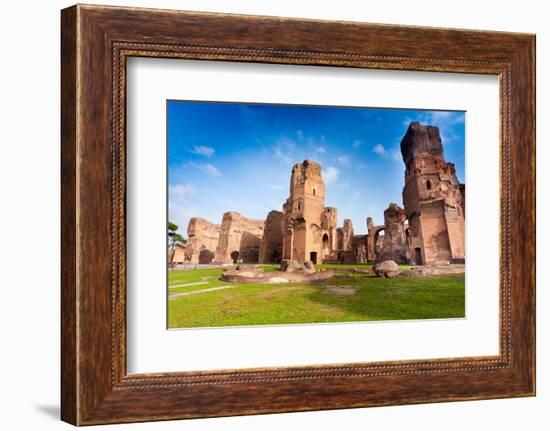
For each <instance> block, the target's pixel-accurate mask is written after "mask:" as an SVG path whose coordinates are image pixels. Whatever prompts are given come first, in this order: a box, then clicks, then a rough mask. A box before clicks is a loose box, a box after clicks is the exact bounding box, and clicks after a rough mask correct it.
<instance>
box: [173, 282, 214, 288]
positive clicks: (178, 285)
mask: <svg viewBox="0 0 550 431" xmlns="http://www.w3.org/2000/svg"><path fill="white" fill-rule="evenodd" d="M201 284H208V281H197V282H195V283H187V284H175V285H173V286H168V289H176V288H177V287H188V286H199V285H201Z"/></svg>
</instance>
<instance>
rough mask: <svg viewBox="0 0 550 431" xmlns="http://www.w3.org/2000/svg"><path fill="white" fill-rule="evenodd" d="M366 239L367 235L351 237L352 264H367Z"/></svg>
mask: <svg viewBox="0 0 550 431" xmlns="http://www.w3.org/2000/svg"><path fill="white" fill-rule="evenodd" d="M367 238H368V235H355V236H354V237H353V241H352V244H353V255H354V263H367V262H368V257H367Z"/></svg>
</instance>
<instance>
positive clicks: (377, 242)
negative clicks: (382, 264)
mask: <svg viewBox="0 0 550 431" xmlns="http://www.w3.org/2000/svg"><path fill="white" fill-rule="evenodd" d="M385 230H386V229H385V227H383V228H380V229H378V230H377V231H376V233H375V234H374V254H375V255H378V254H379V253H380V252H381V251H382V249H383V248H384V232H385Z"/></svg>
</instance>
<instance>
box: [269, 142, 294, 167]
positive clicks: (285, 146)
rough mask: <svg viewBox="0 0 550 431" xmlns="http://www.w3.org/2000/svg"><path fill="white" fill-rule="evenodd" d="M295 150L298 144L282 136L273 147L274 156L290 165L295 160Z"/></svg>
mask: <svg viewBox="0 0 550 431" xmlns="http://www.w3.org/2000/svg"><path fill="white" fill-rule="evenodd" d="M295 148H296V144H295V143H294V141H293V140H292V139H289V138H288V137H286V136H282V137H280V138H279V139H277V141H276V143H275V145H274V146H273V155H274V156H275V157H276V158H278V159H281V160H284V161H285V162H287V163H288V162H291V161H292V160H293V159H294V157H293V152H294V149H295Z"/></svg>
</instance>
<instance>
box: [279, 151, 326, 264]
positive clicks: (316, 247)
mask: <svg viewBox="0 0 550 431" xmlns="http://www.w3.org/2000/svg"><path fill="white" fill-rule="evenodd" d="M324 210H325V184H324V182H323V180H322V178H321V165H320V164H319V163H316V162H313V161H311V160H304V161H303V162H302V163H297V164H295V165H294V167H293V168H292V174H291V177H290V196H289V197H288V199H287V200H286V202H285V204H284V205H283V234H284V237H283V259H289V260H295V261H297V262H299V263H304V262H306V261H308V260H311V261H313V262H314V263H318V262H321V260H322V254H323V250H322V248H323V240H322V233H323V231H322V229H321V226H322V216H323V212H324Z"/></svg>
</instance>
